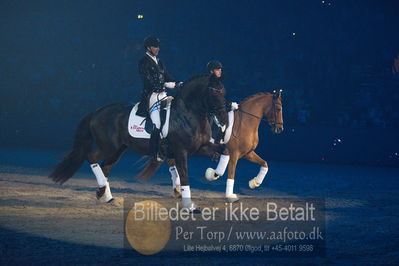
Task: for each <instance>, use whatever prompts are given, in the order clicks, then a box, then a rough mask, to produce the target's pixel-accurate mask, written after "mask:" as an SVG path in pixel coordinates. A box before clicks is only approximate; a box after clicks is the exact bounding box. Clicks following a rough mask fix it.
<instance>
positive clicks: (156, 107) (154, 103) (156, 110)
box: [149, 92, 167, 129]
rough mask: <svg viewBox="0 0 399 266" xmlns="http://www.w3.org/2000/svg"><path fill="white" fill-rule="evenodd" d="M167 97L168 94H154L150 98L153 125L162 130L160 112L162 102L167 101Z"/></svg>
mask: <svg viewBox="0 0 399 266" xmlns="http://www.w3.org/2000/svg"><path fill="white" fill-rule="evenodd" d="M166 96H167V95H166V92H161V93H157V92H153V93H152V94H151V97H150V104H149V108H150V117H151V120H152V123H154V124H155V126H156V127H157V128H158V129H160V128H161V118H160V110H161V100H165V99H166V98H165V97H166Z"/></svg>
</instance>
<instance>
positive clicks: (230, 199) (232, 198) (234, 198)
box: [226, 194, 240, 203]
mask: <svg viewBox="0 0 399 266" xmlns="http://www.w3.org/2000/svg"><path fill="white" fill-rule="evenodd" d="M226 199H227V201H228V202H230V203H233V202H236V201H239V200H240V198H239V197H238V196H237V194H231V195H230V196H227V197H226Z"/></svg>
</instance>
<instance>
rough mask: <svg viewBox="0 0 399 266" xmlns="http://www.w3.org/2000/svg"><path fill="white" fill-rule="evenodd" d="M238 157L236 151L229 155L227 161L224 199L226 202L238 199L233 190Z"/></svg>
mask: <svg viewBox="0 0 399 266" xmlns="http://www.w3.org/2000/svg"><path fill="white" fill-rule="evenodd" d="M238 159H239V155H238V154H237V153H232V154H231V155H230V161H229V170H228V177H227V181H226V199H227V201H228V202H235V201H238V200H239V198H238V196H237V194H235V193H234V192H233V191H234V177H235V173H236V166H237V162H238Z"/></svg>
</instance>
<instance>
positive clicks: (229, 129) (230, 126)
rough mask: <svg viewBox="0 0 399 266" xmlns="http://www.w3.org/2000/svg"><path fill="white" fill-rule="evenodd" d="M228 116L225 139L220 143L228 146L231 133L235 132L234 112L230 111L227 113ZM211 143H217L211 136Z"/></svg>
mask: <svg viewBox="0 0 399 266" xmlns="http://www.w3.org/2000/svg"><path fill="white" fill-rule="evenodd" d="M227 115H228V119H229V121H228V126H227V128H226V130H225V133H224V138H223V139H222V140H221V141H220V144H226V143H227V142H229V140H230V137H231V133H232V132H233V126H234V111H230V112H228V113H227ZM209 142H211V143H215V139H214V138H213V137H212V136H211V139H210V140H209Z"/></svg>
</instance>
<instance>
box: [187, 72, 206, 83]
mask: <svg viewBox="0 0 399 266" xmlns="http://www.w3.org/2000/svg"><path fill="white" fill-rule="evenodd" d="M208 76H209V75H208V74H196V75H194V76H192V77H191V78H189V79H187V80H186V81H184V83H183V84H185V83H189V82H191V81H193V80H195V79H200V78H204V77H208Z"/></svg>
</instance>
